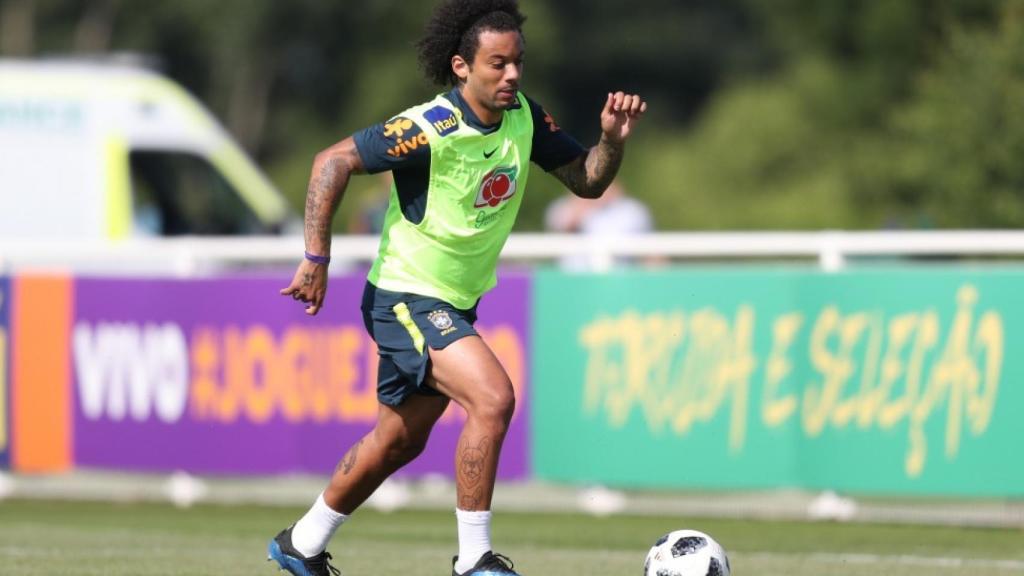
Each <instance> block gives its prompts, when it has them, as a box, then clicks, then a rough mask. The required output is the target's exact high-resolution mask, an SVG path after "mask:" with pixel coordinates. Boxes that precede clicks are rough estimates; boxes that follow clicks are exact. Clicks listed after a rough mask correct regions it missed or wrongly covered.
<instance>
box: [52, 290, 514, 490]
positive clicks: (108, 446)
mask: <svg viewBox="0 0 1024 576" xmlns="http://www.w3.org/2000/svg"><path fill="white" fill-rule="evenodd" d="M286 284H287V278H284V277H282V278H273V279H269V278H243V277H232V278H216V279H196V280H166V279H159V280H152V279H100V278H79V279H76V280H75V306H74V309H75V313H74V316H75V319H74V325H73V327H72V342H71V351H72V362H73V380H74V381H73V394H72V398H73V403H74V426H73V446H74V462H75V465H77V466H84V467H96V468H107V469H121V470H137V471H169V470H185V471H189V472H194V473H223V474H265V473H282V472H310V473H323V474H328V473H330V472H331V471H332V470H333V469H334V467H335V465H336V464H337V462H338V461H339V460H340V459H341V457H342V456H343V454H344V452H345V451H346V450H347V449H348V447H349V446H350V445H351V444H353V443H354V442H355V441H357V440H358V439H359V438H361V437H362V436H363V435H364V434H366V433H367V432H368V431H370V430H371V429H372V428H373V424H374V421H375V420H376V416H377V399H376V372H377V354H376V347H375V345H374V343H373V341H372V340H371V339H370V338H369V336H367V334H366V331H365V329H364V328H363V321H362V315H361V313H360V311H359V303H360V300H361V295H362V290H363V286H364V284H365V276H363V275H361V274H350V275H345V276H338V277H332V278H331V280H330V285H329V290H328V294H327V300H326V302H325V307H324V309H323V310H322V312H321V313H320V314H318V315H317V316H316V317H310V316H307V315H306V314H305V313H304V310H303V308H304V307H303V306H302V305H301V304H300V303H297V302H294V301H292V300H291V299H288V298H285V297H282V296H280V295H278V291H279V290H280V289H281V288H283V287H284V286H285V285H286ZM529 287H530V283H529V278H528V277H527V276H526V275H525V274H517V273H505V274H502V275H501V279H500V282H499V284H498V287H497V288H495V289H494V290H493V291H491V292H490V293H488V294H487V295H486V296H485V297H484V298H483V301H482V302H481V304H480V310H479V312H480V314H479V318H480V320H479V322H478V323H477V329H478V330H479V332H480V334H481V336H483V338H484V339H485V340H486V341H487V342H488V344H489V345H490V346H491V348H492V349H493V350H494V351H495V354H496V355H497V356H498V358H499V359H500V360H501V362H502V363H503V364H504V366H505V368H506V370H507V371H508V373H509V376H510V377H511V378H512V381H513V383H514V384H515V386H516V397H517V404H516V414H515V417H514V419H513V422H512V428H511V430H510V431H509V434H508V437H507V439H506V441H505V445H504V448H503V449H502V459H501V466H500V469H499V477H500V478H502V479H521V478H524V477H525V476H526V475H527V473H528V469H527V467H528V457H527V453H526V452H527V430H526V427H527V423H528V422H529V406H530V394H529V382H528V379H529V373H530V372H529V370H528V366H529V358H528V354H529V349H530V346H529V342H528V337H529V334H530V330H529V326H528V325H527V324H528V321H529V313H528V311H529V304H530V302H529V297H530V294H529ZM464 420H465V416H464V413H463V412H462V410H461V409H460V408H458V407H456V406H455V405H454V403H453V404H452V405H451V406H450V407H449V409H448V412H446V413H445V415H444V416H443V417H442V418H441V420H440V421H439V422H438V424H437V425H436V427H435V428H434V431H433V433H432V435H431V438H430V443H429V445H428V446H427V449H426V451H425V452H424V453H423V454H422V455H421V456H420V457H419V458H417V459H416V460H415V461H414V462H412V463H411V464H409V465H408V466H406V467H405V468H404V469H403V470H402V472H401V474H403V475H406V476H418V475H423V474H428V473H440V474H444V475H447V476H451V475H452V469H453V462H454V451H455V444H456V441H457V438H458V434H459V432H460V430H461V429H462V423H463V422H464Z"/></svg>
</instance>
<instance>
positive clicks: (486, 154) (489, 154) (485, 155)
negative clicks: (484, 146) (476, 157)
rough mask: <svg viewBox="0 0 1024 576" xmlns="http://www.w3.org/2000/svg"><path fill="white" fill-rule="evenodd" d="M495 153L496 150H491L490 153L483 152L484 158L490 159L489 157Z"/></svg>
mask: <svg viewBox="0 0 1024 576" xmlns="http://www.w3.org/2000/svg"><path fill="white" fill-rule="evenodd" d="M497 151H498V149H497V148H495V149H494V150H491V151H490V152H484V158H490V157H491V156H494V153H495V152H497Z"/></svg>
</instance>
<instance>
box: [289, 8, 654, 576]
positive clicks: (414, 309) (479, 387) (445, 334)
mask: <svg viewBox="0 0 1024 576" xmlns="http://www.w3.org/2000/svg"><path fill="white" fill-rule="evenodd" d="M524 20H525V18H524V17H523V15H522V14H521V13H520V11H519V7H518V5H517V2H516V0H445V1H444V2H443V3H442V4H440V5H439V6H438V7H437V8H436V9H435V11H434V13H433V15H432V17H431V19H430V21H429V23H428V24H427V27H426V31H425V35H424V38H423V39H422V40H421V41H420V42H419V44H418V48H419V59H420V63H421V66H422V68H423V69H424V71H425V72H426V74H427V76H428V77H429V78H430V79H431V80H433V81H435V82H436V83H438V84H441V85H445V86H450V87H451V89H450V90H449V91H447V92H444V93H442V94H440V95H439V96H437V97H436V98H434V99H433V100H431V101H429V102H427V103H425V104H421V105H419V106H414V107H412V108H409V109H408V110H406V111H405V112H402V113H401V114H399V115H397V116H395V117H393V118H391V119H390V120H388V121H386V122H384V123H382V124H377V125H375V126H371V127H369V128H367V129H365V130H362V131H360V132H357V133H356V134H354V135H353V136H351V137H349V138H346V139H345V140H342V141H341V142H339V143H337V144H335V145H333V146H331V147H329V148H327V149H326V150H324V151H322V152H320V153H319V154H317V156H316V158H315V160H314V162H313V169H312V175H311V178H310V183H309V189H308V191H307V196H306V216H305V241H306V257H305V259H304V260H303V261H302V262H301V263H300V264H299V267H298V270H297V271H296V273H295V277H294V279H293V280H292V282H291V284H290V285H289V286H288V287H287V288H285V289H283V290H281V294H283V295H285V296H290V297H292V298H294V299H295V300H298V301H301V302H303V303H304V305H305V306H306V307H305V311H306V313H307V314H311V315H312V314H316V313H317V312H319V311H320V309H321V308H322V307H323V305H324V295H325V293H326V290H327V265H328V261H329V259H330V253H331V221H332V219H333V216H334V212H335V211H336V209H337V207H338V203H339V202H340V200H341V197H342V195H343V194H344V191H345V188H346V186H347V184H348V180H349V177H350V176H351V175H352V174H362V173H377V172H381V171H384V170H391V172H392V174H393V176H394V186H393V189H392V193H391V202H390V205H389V207H388V210H387V214H386V216H385V221H384V230H383V232H382V235H381V243H380V250H379V254H378V256H377V259H376V261H375V262H374V264H373V266H372V268H371V270H370V272H369V275H368V282H367V284H366V289H365V292H364V295H363V301H362V310H363V319H364V322H365V324H366V329H367V330H368V331H369V333H370V336H371V337H372V338H373V339H374V340H375V341H376V343H377V346H378V350H379V354H380V360H379V366H378V383H377V397H378V400H379V404H380V406H379V412H378V417H377V422H376V425H375V426H374V429H373V430H372V431H371V432H369V433H368V434H367V435H366V436H364V437H363V438H362V439H361V440H359V441H358V442H356V443H355V445H354V446H352V447H351V448H350V449H349V450H348V452H347V453H346V454H345V456H344V457H343V458H342V460H341V462H340V464H339V465H338V467H337V469H336V470H335V472H334V475H333V476H332V477H331V480H330V482H329V484H328V485H327V487H326V489H325V490H324V491H323V493H322V494H321V495H320V496H319V497H318V498H317V500H316V502H315V503H314V504H313V506H312V507H311V508H310V510H309V511H308V512H307V513H306V514H305V515H304V516H303V517H302V518H300V519H299V520H298V522H296V523H295V524H294V525H293V526H292V527H290V528H288V529H286V530H283V531H282V532H281V533H280V534H278V535H277V536H276V537H275V538H274V539H273V540H271V542H270V545H269V553H270V557H271V558H272V559H274V560H276V561H277V562H278V564H279V565H280V566H281V567H282V568H284V569H286V570H288V571H289V572H291V573H292V574H295V575H298V576H310V575H312V576H321V575H329V574H337V573H338V571H337V569H336V568H334V567H333V566H331V565H330V564H329V563H328V560H330V558H331V556H330V554H328V553H327V552H326V551H325V550H326V546H327V542H328V540H330V538H331V536H332V535H333V534H334V532H335V530H336V529H337V528H338V527H339V526H340V525H341V524H342V523H344V522H345V521H346V520H347V519H348V517H349V515H351V514H352V513H353V512H354V511H355V510H356V508H358V507H359V505H361V504H362V503H363V501H365V500H366V499H367V498H368V497H369V496H370V495H371V494H372V493H373V491H374V490H376V488H377V487H378V486H380V484H381V483H382V482H383V481H384V480H385V479H386V478H387V477H388V476H390V475H391V474H392V473H394V472H395V471H396V470H398V469H399V468H401V467H402V466H404V465H405V464H406V463H408V462H410V461H411V460H412V459H414V458H415V457H416V456H417V455H419V454H420V452H421V451H422V450H423V448H424V446H425V445H426V442H427V438H428V436H429V434H430V430H431V428H432V427H433V426H434V423H435V422H436V421H437V419H438V418H439V417H440V416H441V414H442V413H443V412H444V410H445V408H446V407H447V405H448V402H449V401H450V400H454V401H455V402H457V403H458V404H459V405H460V406H462V408H464V409H465V411H466V414H467V419H466V422H465V425H464V427H463V429H462V432H461V435H460V437H459V441H458V444H457V447H456V454H455V482H456V494H457V502H456V510H455V514H456V521H457V526H458V537H459V550H458V555H457V556H455V558H454V559H453V566H452V574H453V575H454V576H469V575H482V574H488V575H500V574H508V575H516V572H514V571H513V568H512V563H511V561H510V560H508V558H507V557H505V556H502V555H500V554H496V553H494V552H493V550H492V548H491V542H490V521H491V512H490V508H491V496H492V494H493V491H494V479H495V475H496V471H497V466H498V456H499V453H500V452H501V445H502V441H503V440H504V438H505V433H506V431H507V429H508V426H509V422H510V420H511V418H512V413H513V409H514V406H515V398H514V396H513V388H512V383H511V382H510V381H509V377H508V375H507V374H506V373H505V370H504V369H503V368H502V366H501V364H500V363H499V362H498V360H497V359H496V358H495V356H494V354H493V353H492V352H491V350H490V349H489V348H488V347H487V344H485V343H484V341H483V340H481V339H480V337H479V336H478V335H477V333H476V331H475V330H474V328H473V324H474V322H475V321H476V309H477V303H478V301H479V299H480V297H481V295H483V294H484V293H485V292H486V291H487V290H489V289H490V288H491V287H493V286H494V285H495V283H496V278H495V269H496V267H497V262H498V254H499V253H500V251H501V248H502V246H503V245H504V243H505V240H506V239H507V237H508V235H509V232H510V231H511V230H512V224H513V222H514V221H515V217H516V213H517V212H518V210H519V205H520V202H522V200H523V193H524V192H525V190H526V180H527V175H528V174H529V171H530V163H531V162H533V163H536V164H537V165H538V166H540V167H541V168H542V169H544V170H546V171H548V172H551V173H552V174H554V175H555V176H556V177H557V178H558V179H559V180H561V181H562V182H563V183H564V184H565V185H566V186H567V187H568V188H569V189H570V190H571V191H572V192H574V193H575V194H577V195H579V196H583V197H586V198H597V197H599V196H601V194H602V193H603V192H604V190H605V188H607V187H608V185H609V183H611V181H612V179H613V178H614V177H615V174H616V172H617V171H618V168H619V165H620V163H621V162H622V156H623V147H624V144H625V141H626V139H627V137H628V136H629V135H630V133H631V132H632V130H633V128H634V126H635V124H636V122H637V120H638V119H639V117H640V116H641V115H642V114H643V112H644V111H645V110H646V107H647V106H646V103H644V101H643V100H642V99H641V98H640V97H639V96H636V95H631V94H624V93H622V92H612V93H609V94H608V96H607V99H606V101H605V104H604V108H603V110H601V113H600V123H601V137H600V141H599V142H598V143H597V144H596V145H595V146H593V147H591V148H589V149H587V148H583V147H582V146H580V144H579V143H577V142H576V140H574V139H573V138H572V137H570V136H569V135H567V134H566V133H565V132H563V131H562V130H561V129H560V128H559V127H558V125H557V124H555V122H554V120H553V119H552V118H551V116H550V115H548V114H547V113H545V112H544V109H543V108H542V107H541V106H540V105H539V104H537V103H536V102H534V101H533V100H531V99H529V98H527V97H526V96H525V95H524V94H523V93H522V92H520V91H519V87H520V80H521V78H522V73H523V60H524V54H525V43H524V40H523V35H522V31H521V27H522V24H523V22H524Z"/></svg>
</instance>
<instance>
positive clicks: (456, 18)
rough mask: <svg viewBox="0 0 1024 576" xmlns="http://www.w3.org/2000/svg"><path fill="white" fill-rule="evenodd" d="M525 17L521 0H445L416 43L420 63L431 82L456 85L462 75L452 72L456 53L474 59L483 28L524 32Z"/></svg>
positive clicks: (467, 59) (470, 59)
mask: <svg viewBox="0 0 1024 576" xmlns="http://www.w3.org/2000/svg"><path fill="white" fill-rule="evenodd" d="M525 21H526V17H525V16H523V15H522V13H520V12H519V2H518V0H444V2H442V3H441V4H440V5H439V6H438V7H437V8H435V9H434V13H433V14H432V15H431V17H430V20H429V21H428V22H427V26H426V29H425V30H424V31H423V38H421V39H420V41H419V42H417V43H416V47H417V48H418V49H419V60H420V67H421V68H422V69H423V73H424V74H426V76H427V78H428V79H429V80H430V81H431V82H434V83H435V84H438V85H441V86H446V85H452V86H455V85H457V84H458V83H459V79H458V77H457V76H455V73H454V72H452V57H453V56H455V55H456V54H458V55H459V56H462V57H463V58H465V59H466V61H467V62H472V61H473V58H474V57H475V56H476V51H477V50H478V49H479V48H480V33H481V32H483V31H484V30H493V31H495V32H519V33H520V34H521V33H522V27H523V22H525Z"/></svg>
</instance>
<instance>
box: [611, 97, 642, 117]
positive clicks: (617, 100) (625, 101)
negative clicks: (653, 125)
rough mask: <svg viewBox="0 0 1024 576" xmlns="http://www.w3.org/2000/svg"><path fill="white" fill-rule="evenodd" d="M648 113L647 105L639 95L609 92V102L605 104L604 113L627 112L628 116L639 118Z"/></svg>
mask: <svg viewBox="0 0 1024 576" xmlns="http://www.w3.org/2000/svg"><path fill="white" fill-rule="evenodd" d="M646 111H647V103H646V102H644V100H643V98H641V97H640V95H639V94H626V93H625V92H622V91H619V92H614V93H612V92H609V93H608V101H607V102H606V103H605V106H604V112H605V113H613V112H625V113H626V115H628V116H639V115H641V114H643V113H644V112H646Z"/></svg>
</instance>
